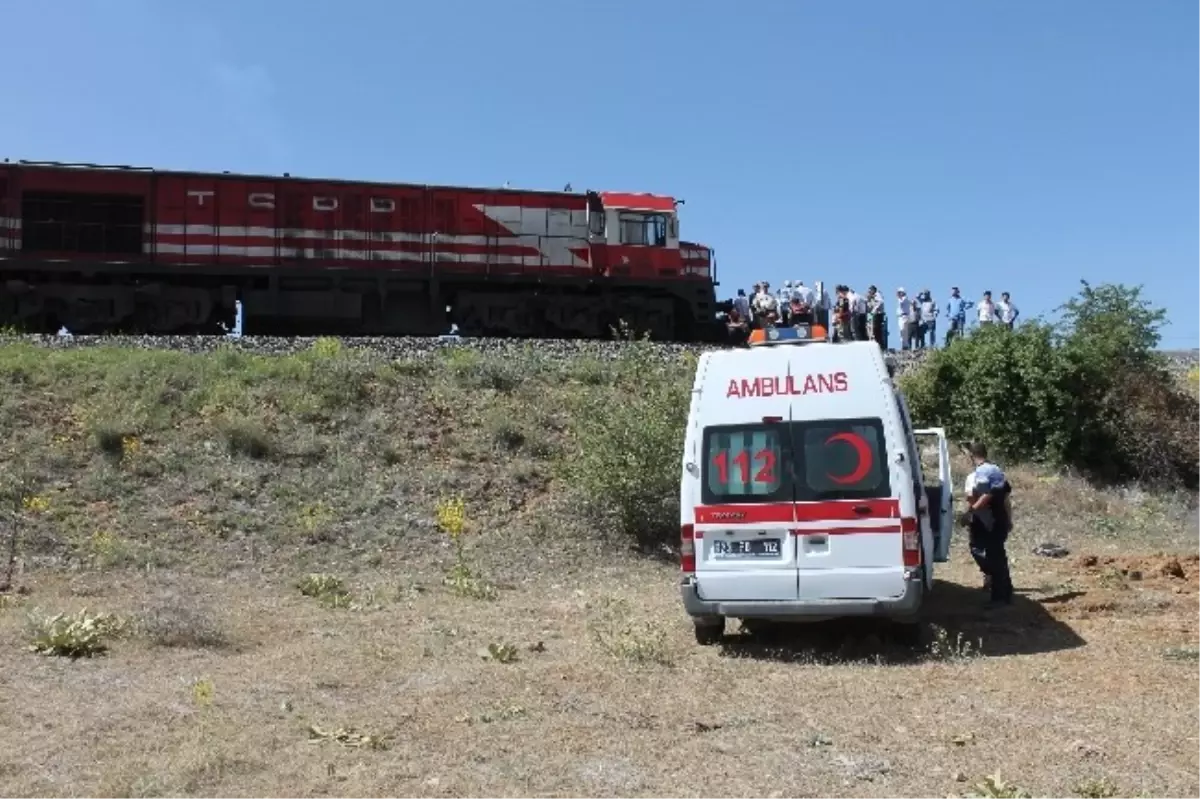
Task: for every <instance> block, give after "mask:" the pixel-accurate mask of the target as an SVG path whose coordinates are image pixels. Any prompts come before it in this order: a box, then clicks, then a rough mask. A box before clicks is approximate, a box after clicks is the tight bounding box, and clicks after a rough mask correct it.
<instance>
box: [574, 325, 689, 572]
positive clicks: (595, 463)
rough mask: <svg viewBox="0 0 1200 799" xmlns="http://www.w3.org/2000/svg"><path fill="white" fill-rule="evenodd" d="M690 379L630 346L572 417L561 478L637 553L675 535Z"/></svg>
mask: <svg viewBox="0 0 1200 799" xmlns="http://www.w3.org/2000/svg"><path fill="white" fill-rule="evenodd" d="M690 381H691V375H690V374H687V373H685V372H684V371H683V370H680V369H679V368H677V367H675V366H672V365H668V364H664V363H662V362H661V361H660V360H658V359H656V358H655V356H654V350H653V348H652V346H651V345H649V344H647V343H646V342H633V343H630V344H627V345H626V349H625V350H624V352H623V353H622V355H621V357H620V358H619V359H618V360H617V362H616V364H615V365H614V371H613V387H612V389H611V390H603V389H600V388H598V387H588V388H587V389H586V390H585V391H584V392H582V397H581V399H580V402H579V404H580V408H579V409H578V411H579V412H578V413H577V414H576V416H575V418H576V419H578V420H579V421H578V423H577V426H576V429H575V438H576V451H575V452H574V453H573V454H572V455H570V456H569V457H568V458H567V459H566V471H567V475H566V476H567V479H568V480H569V481H570V482H571V484H572V485H573V486H574V487H575V488H576V490H578V491H579V492H580V494H581V495H582V498H583V500H584V502H585V504H586V506H587V508H588V509H589V510H590V511H591V513H592V515H593V517H594V518H596V520H597V521H598V522H599V523H600V524H602V525H604V526H605V527H609V528H612V529H616V530H617V531H619V532H621V533H623V534H625V535H628V536H630V537H632V538H633V539H634V541H635V542H637V544H638V545H639V546H640V547H641V548H642V549H643V550H656V549H657V550H661V549H662V548H663V547H664V546H669V545H672V544H674V543H675V542H676V540H677V539H678V537H679V470H680V459H681V457H682V448H683V431H684V424H685V422H686V418H687V411H688V394H689V389H690Z"/></svg>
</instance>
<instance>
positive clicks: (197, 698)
mask: <svg viewBox="0 0 1200 799" xmlns="http://www.w3.org/2000/svg"><path fill="white" fill-rule="evenodd" d="M216 692H217V687H216V685H214V684H213V681H212V680H211V679H209V678H208V677H201V678H200V679H198V680H196V681H195V682H193V683H192V701H193V702H194V703H196V705H197V706H199V707H211V706H212V703H213V699H214V698H215V697H216Z"/></svg>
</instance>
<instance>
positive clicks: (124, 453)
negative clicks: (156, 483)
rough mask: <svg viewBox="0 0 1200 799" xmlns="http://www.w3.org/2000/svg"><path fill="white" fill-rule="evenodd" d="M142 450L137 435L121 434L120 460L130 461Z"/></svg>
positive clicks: (140, 441)
mask: <svg viewBox="0 0 1200 799" xmlns="http://www.w3.org/2000/svg"><path fill="white" fill-rule="evenodd" d="M141 451H142V440H141V439H140V438H138V437H137V436H133V435H125V436H121V460H122V461H123V462H127V461H131V460H133V459H134V458H135V457H137V454H138V453H139V452H141Z"/></svg>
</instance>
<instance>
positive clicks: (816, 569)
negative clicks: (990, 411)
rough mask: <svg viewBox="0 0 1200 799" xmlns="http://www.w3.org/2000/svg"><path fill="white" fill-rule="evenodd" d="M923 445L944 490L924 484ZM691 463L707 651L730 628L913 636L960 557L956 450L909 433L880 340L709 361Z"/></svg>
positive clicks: (816, 342) (808, 333)
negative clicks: (956, 553)
mask: <svg viewBox="0 0 1200 799" xmlns="http://www.w3.org/2000/svg"><path fill="white" fill-rule="evenodd" d="M926 436H928V437H932V438H934V439H936V445H937V452H938V477H939V483H940V485H937V486H934V485H930V486H929V487H926V485H925V480H924V478H923V477H922V470H921V462H920V452H919V448H918V439H919V438H923V437H926ZM930 443H932V442H930ZM682 466H683V470H682V481H681V487H680V506H681V518H680V528H681V539H682V541H681V544H682V547H681V553H682V557H681V565H682V570H683V579H682V582H681V585H680V589H681V593H682V596H683V605H684V608H685V609H686V611H687V613H688V615H689V616H691V617H692V621H693V623H694V625H695V630H696V640H697V642H699V643H701V644H706V645H711V644H715V643H717V642H718V641H720V640H721V638H722V636H723V634H724V630H725V620H726V619H727V618H737V619H741V620H743V621H750V622H751V623H752V624H753V623H754V622H755V621H759V620H777V621H802V620H810V621H816V620H822V619H830V618H838V617H845V616H877V617H882V618H885V619H890V620H892V621H894V622H896V623H898V624H901V625H904V627H903V628H902V629H903V630H904V631H907V632H908V633H915V632H916V629H917V621H918V616H919V613H920V610H921V607H922V604H923V602H924V599H925V596H926V594H927V593H928V592H929V590H930V589H931V588H932V587H933V564H934V563H940V562H945V561H946V559H947V556H948V553H949V548H950V537H951V532H952V530H953V521H954V520H953V497H952V491H953V481H952V479H951V475H950V457H949V450H948V447H947V445H946V436H945V433H944V431H943V430H941V429H928V430H914V429H913V427H912V423H911V420H910V418H909V414H908V408H907V406H906V405H905V402H904V398H903V396H902V395H901V394H900V392H899V391H898V390H897V389H896V387H895V385H894V384H893V382H892V376H891V373H890V371H889V369H888V366H887V363H886V362H885V361H884V358H883V354H882V353H881V352H880V350H879V347H878V345H876V344H875V343H874V342H852V343H844V344H834V343H830V342H829V341H828V336H827V332H826V330H825V329H824V328H823V327H822V326H820V325H811V326H797V327H790V328H772V329H768V330H757V331H754V334H753V335H752V337H751V346H750V348H749V349H740V350H720V351H712V352H707V353H705V354H704V355H702V356H701V358H700V360H699V363H698V365H697V367H696V379H695V383H694V385H693V388H692V398H691V410H690V413H689V415H688V422H687V435H686V440H685V443H684V453H683V464H682ZM931 482H932V481H931Z"/></svg>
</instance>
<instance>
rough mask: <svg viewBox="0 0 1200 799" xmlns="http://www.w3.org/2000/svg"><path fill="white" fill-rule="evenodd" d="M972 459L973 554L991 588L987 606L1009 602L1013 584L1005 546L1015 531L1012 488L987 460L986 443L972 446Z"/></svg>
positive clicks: (969, 485) (969, 492) (969, 489)
mask: <svg viewBox="0 0 1200 799" xmlns="http://www.w3.org/2000/svg"><path fill="white" fill-rule="evenodd" d="M971 460H972V461H973V462H974V463H975V471H973V472H971V474H970V475H968V476H967V484H966V492H967V502H968V510H967V514H966V515H967V518H966V522H967V524H968V526H969V529H970V547H971V557H973V558H974V559H975V563H976V564H977V565H978V566H979V570H980V571H981V572H983V583H984V587H985V588H988V589H990V590H991V600H990V601H989V602H988V604H987V607H989V608H995V607H1001V606H1004V605H1010V604H1012V598H1013V584H1012V575H1011V574H1010V573H1009V568H1008V552H1007V551H1006V550H1005V548H1004V547H1005V544H1006V542H1007V541H1008V534H1009V533H1010V532H1011V531H1012V512H1011V502H1010V500H1009V495H1010V494H1011V493H1012V487H1011V486H1010V485H1009V483H1008V478H1007V477H1005V475H1004V472H1003V471H1002V470H1001V469H1000V467H999V466H997V465H996V464H994V463H992V462H991V461H989V460H988V451H987V445H986V444H984V443H982V442H975V443H974V444H972V445H971Z"/></svg>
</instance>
